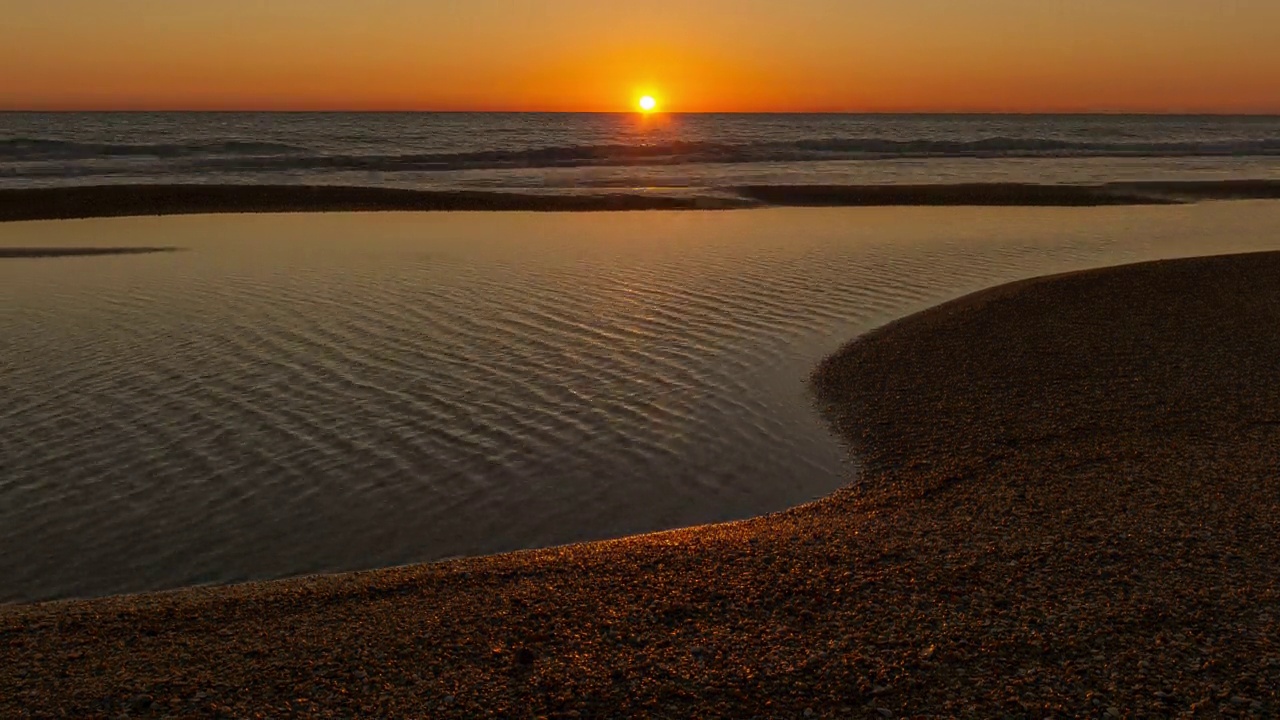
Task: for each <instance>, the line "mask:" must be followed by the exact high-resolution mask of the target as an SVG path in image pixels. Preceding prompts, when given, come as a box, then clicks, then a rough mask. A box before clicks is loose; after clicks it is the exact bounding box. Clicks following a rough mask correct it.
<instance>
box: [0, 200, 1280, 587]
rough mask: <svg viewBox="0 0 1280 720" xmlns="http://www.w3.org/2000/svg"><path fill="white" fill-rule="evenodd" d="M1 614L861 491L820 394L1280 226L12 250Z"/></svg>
mask: <svg viewBox="0 0 1280 720" xmlns="http://www.w3.org/2000/svg"><path fill="white" fill-rule="evenodd" d="M45 245H69V246H77V247H85V246H123V245H148V246H171V245H176V246H180V247H184V248H187V249H188V250H187V251H186V252H179V253H164V254H157V255H133V256H100V257H83V258H46V259H10V260H3V261H0V338H3V343H0V398H3V402H2V403H0V579H2V582H0V600H3V601H24V600H36V599H49V598H59V597H70V596H92V595H104V594H113V593H121V592H134V591H142V590H151V589H160V588H170V587H177V586H182V585H190V584H196V583H209V582H218V583H221V582H232V581H238V580H247V579H260V578H274V577H282V576H288V575H296V574H302V573H310V572H317V571H332V570H347V569H357V568H372V567H378V566H385V565H390V564H397V563H406V562H414V561H426V560H434V559H439V558H444V557H449V556H456V555H470V554H480V553H490V552H497V551H504V550H511V549H517V548H527V547H536V546H545V545H551V544H559V543H565V542H571V541H576V540H585V539H595V538H604V537H611V536H618V535H624V534H630V533H635V532H641V531H648V530H657V529H662V528H669V527H674V526H681V525H690V524H696V523H704V522H712V521H719V520H726V519H733V518H741V517H746V516H751V515H756V514H761V513H765V512H770V511H774V510H779V509H782V508H785V507H788V506H792V505H795V504H798V503H801V502H804V501H807V500H810V499H813V498H816V497H819V496H822V495H824V494H826V493H829V492H830V491H832V490H833V489H835V488H836V487H838V486H840V485H842V484H844V483H845V482H848V481H849V479H850V477H851V474H852V473H853V468H852V467H851V466H849V464H848V463H847V462H846V460H845V453H844V452H843V451H842V449H841V448H840V447H839V446H838V445H837V444H836V442H835V441H834V440H833V439H832V437H831V436H830V435H829V434H828V433H827V431H826V428H825V427H824V426H823V425H822V423H821V421H820V419H819V418H818V417H817V415H816V414H815V413H814V412H813V410H812V408H811V405H810V402H811V400H810V396H809V394H808V391H807V388H806V386H805V379H806V376H807V374H808V372H809V371H810V370H811V369H812V367H813V365H814V364H815V363H816V362H817V361H818V360H820V359H821V358H822V357H823V356H825V355H827V354H829V353H830V352H832V351H834V350H835V349H836V348H837V347H839V345H841V344H842V343H843V342H845V341H847V340H848V339H850V338H852V337H854V336H855V335H857V334H858V333H860V332H863V331H866V330H868V329H870V328H873V327H875V326H878V325H881V324H883V323H885V322H887V321H889V320H891V319H893V318H896V317H901V316H903V315H905V314H908V313H910V312H912V311H914V310H917V309H920V308H922V307H925V306H927V305H930V304H933V303H935V302H938V301H940V300H943V299H946V298H950V297H954V296H957V295H959V294H962V293H965V292H968V291H971V290H975V289H979V288H982V287H986V286H990V285H993V284H997V283H1001V282H1004V281H1008V280H1013V279H1017V278H1022V277H1029V276H1034V275H1040V274H1045V273H1051V272H1059V271H1065V270H1071V269H1077V268H1083V267H1090V266H1098V265H1106V264H1115V263H1122V262H1129V261H1135V260H1141V259H1148V258H1154V257H1173V256H1185V255H1198V254H1207V253H1217V252H1231V251H1242V250H1254V249H1274V248H1280V203H1275V202H1224V203H1204V204H1200V205H1194V206H1177V207H1150V208H1090V209H1043V208H1042V209H1030V208H1028V209H1020V208H1003V209H967V208H949V209H911V208H845V209H821V210H820V209H776V210H756V211H740V212H719V213H716V212H704V213H700V212H685V213H658V212H646V213H599V214H576V215H557V214H535V215H529V214H518V213H513V214H499V213H489V214H485V213H477V214H464V213H439V214H381V215H358V214H341V215H274V216H272V215H263V216H210V217H175V218H146V219H115V220H91V221H65V222H53V223H17V224H10V225H0V246H10V247H13V246H22V247H32V246H45Z"/></svg>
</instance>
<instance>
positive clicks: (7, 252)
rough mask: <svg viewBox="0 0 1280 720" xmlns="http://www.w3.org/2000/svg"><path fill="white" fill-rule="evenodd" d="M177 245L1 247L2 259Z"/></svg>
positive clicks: (136, 252) (151, 249)
mask: <svg viewBox="0 0 1280 720" xmlns="http://www.w3.org/2000/svg"><path fill="white" fill-rule="evenodd" d="M178 250H179V248H176V247H0V259H3V258H9V259H15V258H54V257H80V256H85V255H142V254H146V253H162V252H176V251H178Z"/></svg>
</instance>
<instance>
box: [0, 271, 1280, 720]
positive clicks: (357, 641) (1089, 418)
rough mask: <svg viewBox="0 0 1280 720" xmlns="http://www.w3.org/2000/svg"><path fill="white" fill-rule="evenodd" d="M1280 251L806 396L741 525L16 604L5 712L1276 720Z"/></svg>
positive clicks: (1038, 294)
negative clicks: (842, 445)
mask: <svg viewBox="0 0 1280 720" xmlns="http://www.w3.org/2000/svg"><path fill="white" fill-rule="evenodd" d="M1277 277H1280V253H1267V254H1251V255H1239V256H1222V257H1212V258H1199V259H1190V260H1174V261H1161V262H1156V263H1147V264H1142V265H1134V266H1127V267H1121V268H1111V269H1104V270H1094V271H1086V272H1081V273H1074V274H1071V275H1065V276H1056V277H1050V278H1042V279H1036V280H1030V281H1025V282H1020V283H1015V284H1012V285H1006V286H1002V287H999V288H995V289H992V290H987V291H983V292H980V293H978V294H975V295H971V296H968V297H965V298H962V299H960V300H956V301H953V302H950V303H947V304H944V305H941V306H938V307H935V308H932V309H930V310H927V311H925V312H923V313H919V314H917V315H914V316H911V317H909V318H906V319H904V320H901V321H898V322H896V323H893V324H891V325H889V326H886V327H884V328H882V329H880V330H877V331H875V332H873V333H871V334H869V335H866V336H864V337H862V338H859V339H857V340H855V341H854V342H852V343H851V344H850V345H848V346H846V347H845V348H844V349H842V350H841V351H840V352H838V353H837V354H836V355H834V356H832V357H831V358H829V359H828V360H827V361H826V362H824V363H823V364H822V365H821V366H820V367H819V368H818V369H817V370H816V371H815V373H814V376H813V381H812V385H813V390H814V394H815V397H816V402H817V404H818V405H819V407H820V409H821V411H822V412H823V413H824V414H825V415H826V416H827V417H828V419H829V420H830V421H831V423H832V425H833V427H834V428H835V429H836V430H837V432H838V433H839V434H840V435H841V436H842V437H843V438H844V439H845V440H846V442H847V444H848V446H849V449H850V452H852V453H854V454H855V455H856V456H857V457H858V458H859V460H860V462H861V463H862V473H861V475H860V477H859V478H858V479H857V480H856V481H855V482H854V483H852V484H851V485H850V486H849V487H847V488H845V489H843V490H841V491H839V492H837V493H836V494H834V495H832V496H830V497H827V498H825V499H823V500H820V501H818V502H816V503H811V504H809V505H805V506H801V507H798V508H795V509H793V510H789V511H786V512H782V513H778V514H774V515H769V516H765V517H760V518H756V519H753V520H747V521H743V522H737V523H729V524H721V525H711V526H704V527H697V528H690V529H684V530H678V531H673V532H666V533H659V534H653V535H644V536H637V537H632V538H626V539H622V540H614V541H606V542H598V543H588V544H581V545H572V546H565V547H559V548H550V549H546V550H536V551H528V552H521V553H514V554H508V555H500V556H492V557H484V558H475V559H463V560H456V561H449V562H444V563H436V564H431V565H420V566H406V567H398V568H390V569H385V570H378V571H372V572H365V573H354V574H344V575H330V576H317V577H308V578H300V579H295V580H285V581H277V582H268V583H256V584H244V585H235V586H228V587H218V588H192V589H188V590H180V591H175V592H166V593H157V594H149V595H136V596H121V597H114V598H104V599H97V600H90V601H69V602H57V603H47V604H37V605H13V606H4V607H0V688H3V690H4V691H3V692H0V716H3V717H111V718H114V717H122V716H123V717H233V718H240V717H245V718H252V717H299V716H300V717H467V718H470V717H513V718H514V717H519V718H532V717H546V718H557V717H558V718H567V717H572V718H610V717H669V718H684V717H726V718H750V717H760V718H812V717H817V718H860V717H870V718H892V717H1035V718H1040V717H1063V718H1066V717H1166V716H1170V717H1176V716H1192V715H1194V716H1197V717H1200V716H1203V717H1219V716H1235V717H1274V716H1275V715H1277V714H1278V713H1280V690H1278V689H1277V688H1280V574H1278V573H1277V569H1280V542H1278V541H1277V538H1278V537H1280V528H1278V527H1277V525H1278V524H1280V522H1278V521H1277V518H1280V386H1278V385H1277V383H1276V382H1275V378H1277V377H1280V332H1278V331H1277V328H1280V284H1278V283H1277V282H1276V278H1277Z"/></svg>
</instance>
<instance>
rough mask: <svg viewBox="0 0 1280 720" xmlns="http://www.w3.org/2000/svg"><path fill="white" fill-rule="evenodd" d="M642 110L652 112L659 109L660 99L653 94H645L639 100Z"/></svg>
mask: <svg viewBox="0 0 1280 720" xmlns="http://www.w3.org/2000/svg"><path fill="white" fill-rule="evenodd" d="M639 105H640V111H641V112H647V113H651V112H653V111H654V110H657V109H658V101H657V100H655V99H654V98H653V96H652V95H645V96H644V97H642V98H640V100H639Z"/></svg>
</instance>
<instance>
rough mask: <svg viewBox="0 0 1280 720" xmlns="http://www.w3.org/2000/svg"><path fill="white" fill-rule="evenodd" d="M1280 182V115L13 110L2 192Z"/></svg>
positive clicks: (699, 191) (4, 119) (665, 190)
mask: <svg viewBox="0 0 1280 720" xmlns="http://www.w3.org/2000/svg"><path fill="white" fill-rule="evenodd" d="M1236 178H1251V179H1276V178H1280V118H1277V117H1261V116H1244V117H1223V116H1122V115H1062V116H1025V115H1008V116H1003V115H1002V116H995V115H991V116H969V115H958V116H936V115H749V114H725V115H663V114H658V115H652V116H641V115H632V114H539V113H408V114H382V113H351V114H348V113H154V114H153V113H67V114H41V113H0V187H38V186H62V185H95V184H107V183H112V184H116V183H234V184H313V185H314V184H321V185H361V186H386V187H401V188H424V189H467V190H480V191H485V190H490V191H497V192H521V193H556V194H593V193H594V194H599V193H616V192H619V191H633V192H642V193H648V194H674V195H685V196H688V195H693V196H701V195H710V196H718V195H723V194H725V193H729V192H731V191H732V188H734V187H737V186H742V185H792V184H831V185H845V184H852V185H867V184H873V185H874V184H898V183H909V184H914V183H928V184H935V183H962V182H1030V183H1048V184H1058V183H1070V184H1078V183H1101V182H1110V181H1129V180H1187V179H1197V180H1221V179H1236Z"/></svg>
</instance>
